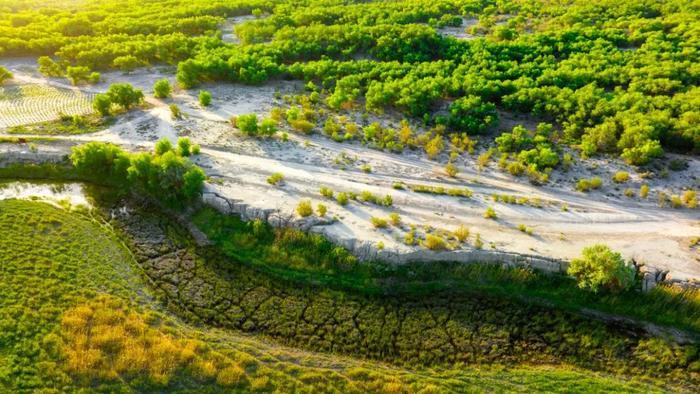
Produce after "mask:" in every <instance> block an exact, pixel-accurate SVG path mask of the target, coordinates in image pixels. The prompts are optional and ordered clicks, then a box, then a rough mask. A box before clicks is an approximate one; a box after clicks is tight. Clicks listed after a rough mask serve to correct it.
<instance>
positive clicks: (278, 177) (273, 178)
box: [267, 172, 284, 185]
mask: <svg viewBox="0 0 700 394" xmlns="http://www.w3.org/2000/svg"><path fill="white" fill-rule="evenodd" d="M283 180H284V175H282V174H281V173H279V172H275V173H273V174H272V175H270V176H269V177H267V183H269V184H270V185H278V184H280V182H282V181H283Z"/></svg>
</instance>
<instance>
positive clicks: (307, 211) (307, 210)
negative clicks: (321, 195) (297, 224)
mask: <svg viewBox="0 0 700 394" xmlns="http://www.w3.org/2000/svg"><path fill="white" fill-rule="evenodd" d="M296 210H297V213H298V214H299V216H301V217H303V218H305V217H307V216H311V215H313V213H314V209H313V208H312V207H311V201H309V200H302V201H300V202H299V204H298V205H297V209H296Z"/></svg>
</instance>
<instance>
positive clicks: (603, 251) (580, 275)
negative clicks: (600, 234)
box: [568, 245, 635, 292]
mask: <svg viewBox="0 0 700 394" xmlns="http://www.w3.org/2000/svg"><path fill="white" fill-rule="evenodd" d="M568 273H569V274H570V275H572V276H574V277H575V278H576V280H577V281H578V285H579V287H581V288H583V289H590V290H591V291H594V292H599V291H611V292H620V291H623V290H626V289H628V288H630V287H631V286H632V284H633V283H634V276H635V272H634V268H632V266H631V264H629V263H627V262H626V261H624V260H623V259H622V256H621V255H620V254H619V253H617V252H614V251H612V250H610V248H609V247H607V246H605V245H593V246H590V247H587V248H585V249H583V253H582V257H581V258H577V259H574V260H572V261H571V265H570V266H569V270H568Z"/></svg>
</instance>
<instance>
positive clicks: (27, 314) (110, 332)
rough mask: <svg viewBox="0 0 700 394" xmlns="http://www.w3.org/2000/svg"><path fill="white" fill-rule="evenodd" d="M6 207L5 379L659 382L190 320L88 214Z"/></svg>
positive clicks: (309, 385) (223, 386)
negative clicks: (344, 344)
mask: <svg viewBox="0 0 700 394" xmlns="http://www.w3.org/2000/svg"><path fill="white" fill-rule="evenodd" d="M0 212H1V213H0V226H2V228H3V229H4V232H3V237H1V238H0V261H2V262H3V263H2V268H3V269H2V275H0V278H2V280H1V281H0V290H2V293H3V297H2V299H1V300H0V317H1V319H0V324H1V325H2V328H3V330H2V331H0V360H2V363H0V387H2V388H3V390H7V391H10V392H19V393H23V392H36V391H44V392H48V391H52V390H55V388H56V387H60V388H61V389H60V391H61V392H75V391H83V392H85V391H88V392H89V391H101V392H131V391H136V392H173V391H177V392H183V393H187V392H222V391H231V390H232V391H242V392H248V391H251V390H262V391H279V392H298V391H309V392H343V393H366V392H422V390H427V391H425V392H431V390H432V391H438V392H444V391H457V392H464V391H472V390H475V389H478V390H486V391H501V390H510V389H512V388H513V387H519V388H520V390H524V391H535V392H539V391H542V390H545V391H550V390H551V391H560V392H595V391H600V390H604V389H610V390H618V391H628V392H648V391H649V390H654V386H650V385H648V384H645V383H639V382H633V381H626V380H623V379H619V378H615V377H612V376H610V375H606V374H601V373H591V372H590V371H584V370H582V369H579V368H576V367H573V366H570V365H557V366H551V365H550V366H528V365H523V366H500V365H493V366H478V367H465V366H463V365H462V366H456V367H455V368H429V369H428V368H402V367H392V366H390V365H386V364H376V363H372V362H368V361H361V360H356V359H351V358H345V357H338V356H324V355H319V354H315V353H308V352H304V351H299V350H294V349H290V348H286V347H279V346H277V345H274V344H272V343H269V342H268V341H259V340H257V339H256V338H253V337H249V336H248V337H239V336H236V335H235V334H232V333H230V332H227V331H223V330H218V329H210V328H208V327H206V326H198V327H193V326H190V325H188V324H185V323H183V322H182V321H180V320H179V319H178V318H176V317H174V316H171V315H170V314H169V313H167V312H163V311H162V308H161V307H159V306H158V304H157V303H154V299H153V297H152V295H151V293H150V292H149V291H148V288H149V286H148V285H147V282H146V281H145V279H144V276H143V275H142V274H141V273H140V271H139V270H138V266H137V265H136V264H135V263H134V261H133V260H132V258H131V255H130V254H129V251H128V250H127V249H125V248H124V247H123V246H122V245H121V243H120V241H119V239H118V238H117V237H116V236H114V235H113V233H112V232H111V231H109V230H108V229H107V228H106V227H105V226H104V225H103V224H100V222H99V221H97V220H94V219H93V218H91V216H90V215H87V214H84V213H77V212H69V211H66V210H63V209H59V208H55V207H52V206H50V205H47V204H44V203H37V202H30V201H14V200H9V201H0ZM655 390H657V391H658V390H660V389H659V388H656V389H655Z"/></svg>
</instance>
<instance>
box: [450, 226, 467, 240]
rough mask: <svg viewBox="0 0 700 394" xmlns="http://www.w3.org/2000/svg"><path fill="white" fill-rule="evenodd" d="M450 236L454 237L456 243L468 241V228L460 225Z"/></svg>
mask: <svg viewBox="0 0 700 394" xmlns="http://www.w3.org/2000/svg"><path fill="white" fill-rule="evenodd" d="M452 234H453V235H454V236H455V238H456V239H457V241H459V242H465V241H466V240H467V239H469V228H467V227H466V226H464V225H460V226H459V227H457V229H455V231H453V232H452Z"/></svg>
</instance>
